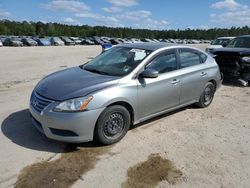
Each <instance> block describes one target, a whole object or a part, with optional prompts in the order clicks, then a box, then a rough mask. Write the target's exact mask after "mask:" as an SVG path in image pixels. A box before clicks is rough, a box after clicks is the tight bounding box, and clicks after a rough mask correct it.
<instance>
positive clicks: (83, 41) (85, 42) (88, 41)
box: [81, 38, 95, 45]
mask: <svg viewBox="0 0 250 188" xmlns="http://www.w3.org/2000/svg"><path fill="white" fill-rule="evenodd" d="M81 44H83V45H94V44H95V43H94V42H93V41H91V40H90V39H88V38H86V39H83V40H82V43H81Z"/></svg>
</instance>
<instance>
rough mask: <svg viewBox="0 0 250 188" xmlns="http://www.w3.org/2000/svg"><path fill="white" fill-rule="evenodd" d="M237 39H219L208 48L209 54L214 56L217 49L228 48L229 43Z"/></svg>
mask: <svg viewBox="0 0 250 188" xmlns="http://www.w3.org/2000/svg"><path fill="white" fill-rule="evenodd" d="M234 38H235V37H219V38H217V39H216V40H214V41H213V42H211V44H210V45H209V46H208V47H207V48H206V52H207V53H211V54H213V52H214V50H215V49H218V48H222V47H226V46H227V45H228V43H229V42H230V41H231V40H232V39H234Z"/></svg>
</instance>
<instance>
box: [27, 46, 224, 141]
mask: <svg viewBox="0 0 250 188" xmlns="http://www.w3.org/2000/svg"><path fill="white" fill-rule="evenodd" d="M221 82H222V78H221V74H220V71H219V68H218V65H217V64H216V62H215V60H214V59H213V58H212V57H211V56H209V55H208V54H206V53H205V52H202V51H200V50H198V49H195V48H191V47H187V46H176V45H167V44H165V43H136V44H124V45H119V46H116V47H113V48H112V49H110V50H108V51H106V52H104V53H102V54H101V55H99V56H97V57H96V58H94V59H93V60H91V61H90V62H88V63H87V64H84V65H81V66H79V67H74V68H69V69H65V70H63V71H59V72H56V73H53V74H51V75H49V76H47V77H45V78H44V79H43V80H41V81H40V82H39V83H38V84H37V86H36V87H35V89H34V90H33V92H32V95H31V98H30V107H29V110H30V113H31V116H32V122H33V123H34V125H35V127H36V128H37V129H38V130H39V131H40V132H42V133H44V134H45V135H46V136H47V137H49V138H51V139H56V140H60V141H66V142H86V141H91V140H93V139H94V140H97V141H99V142H100V143H101V144H105V145H106V144H113V143H115V142H118V141H119V140H121V139H122V138H123V137H124V136H125V134H126V132H127V130H128V129H129V127H130V126H132V125H135V124H138V123H140V122H143V121H145V120H147V119H150V118H152V117H155V116H159V115H161V114H164V113H166V112H169V111H172V110H175V109H178V108H182V107H184V106H188V105H190V104H193V103H195V104H197V105H198V106H200V107H208V106H209V105H210V104H211V103H212V101H213V97H214V94H215V91H216V90H217V89H218V88H219V87H220V85H221ZM58 86H60V87H58Z"/></svg>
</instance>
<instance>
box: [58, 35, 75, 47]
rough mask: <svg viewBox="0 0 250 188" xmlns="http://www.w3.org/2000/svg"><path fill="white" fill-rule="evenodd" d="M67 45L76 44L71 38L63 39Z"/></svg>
mask: <svg viewBox="0 0 250 188" xmlns="http://www.w3.org/2000/svg"><path fill="white" fill-rule="evenodd" d="M61 39H62V40H63V42H64V43H65V45H68V46H69V45H75V42H74V41H73V40H71V39H70V38H69V37H61Z"/></svg>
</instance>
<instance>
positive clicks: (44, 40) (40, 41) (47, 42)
mask: <svg viewBox="0 0 250 188" xmlns="http://www.w3.org/2000/svg"><path fill="white" fill-rule="evenodd" d="M37 43H38V45H39V46H51V42H50V39H49V38H40V39H37Z"/></svg>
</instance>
